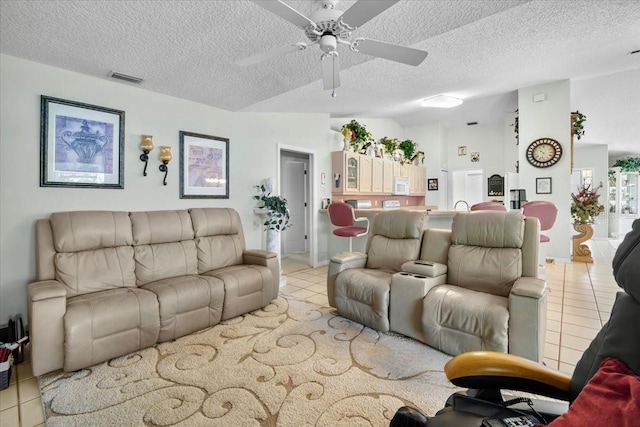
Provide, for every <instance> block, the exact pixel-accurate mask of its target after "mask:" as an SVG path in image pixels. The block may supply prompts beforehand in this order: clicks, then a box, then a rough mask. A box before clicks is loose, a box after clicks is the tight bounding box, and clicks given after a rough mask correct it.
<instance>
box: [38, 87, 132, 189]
mask: <svg viewBox="0 0 640 427" xmlns="http://www.w3.org/2000/svg"><path fill="white" fill-rule="evenodd" d="M40 100H41V103H40V187H75V188H112V189H124V118H125V113H124V111H121V110H115V109H113V108H106V107H100V106H97V105H91V104H84V103H81V102H75V101H70V100H66V99H60V98H53V97H50V96H46V95H42V96H41V97H40Z"/></svg>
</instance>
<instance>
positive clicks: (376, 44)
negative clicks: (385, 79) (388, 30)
mask: <svg viewBox="0 0 640 427" xmlns="http://www.w3.org/2000/svg"><path fill="white" fill-rule="evenodd" d="M351 49H352V50H354V51H356V52H360V53H366V54H367V55H372V56H377V57H379V58H384V59H389V60H391V61H396V62H401V63H403V64H408V65H414V66H417V65H420V63H421V62H422V61H424V59H425V58H426V57H427V55H428V53H427V52H426V51H424V50H420V49H414V48H412V47H406V46H400V45H399V44H393V43H387V42H381V41H378V40H370V39H356V41H354V42H353V43H352V45H351Z"/></svg>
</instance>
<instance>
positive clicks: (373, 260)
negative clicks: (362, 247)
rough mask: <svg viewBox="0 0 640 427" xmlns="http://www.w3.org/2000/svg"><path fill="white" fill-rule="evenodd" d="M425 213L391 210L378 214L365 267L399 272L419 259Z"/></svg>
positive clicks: (368, 247) (369, 243) (374, 222)
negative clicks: (409, 263)
mask: <svg viewBox="0 0 640 427" xmlns="http://www.w3.org/2000/svg"><path fill="white" fill-rule="evenodd" d="M424 217H425V213H424V212H410V211H389V212H381V213H379V214H378V215H376V217H375V219H374V221H373V227H372V231H371V238H370V240H369V242H368V243H367V264H366V268H371V269H382V270H389V271H393V272H397V271H400V269H401V268H402V264H404V263H405V262H407V261H413V260H415V259H416V258H418V254H419V252H420V240H421V238H422V231H423V225H424Z"/></svg>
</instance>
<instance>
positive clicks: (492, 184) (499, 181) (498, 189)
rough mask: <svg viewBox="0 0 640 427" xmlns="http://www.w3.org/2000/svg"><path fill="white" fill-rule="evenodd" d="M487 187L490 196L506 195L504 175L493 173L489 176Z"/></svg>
mask: <svg viewBox="0 0 640 427" xmlns="http://www.w3.org/2000/svg"><path fill="white" fill-rule="evenodd" d="M487 188H488V195H489V196H504V177H502V176H500V175H497V174H496V175H491V176H490V177H489V178H487Z"/></svg>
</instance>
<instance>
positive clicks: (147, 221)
mask: <svg viewBox="0 0 640 427" xmlns="http://www.w3.org/2000/svg"><path fill="white" fill-rule="evenodd" d="M129 216H130V218H131V226H132V230H133V244H134V245H150V244H157V243H169V242H180V241H182V240H192V239H193V236H194V233H193V226H192V224H191V216H190V215H189V211H187V210H174V211H148V212H131V213H130V214H129Z"/></svg>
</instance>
